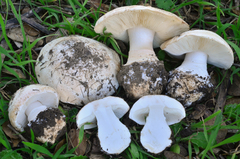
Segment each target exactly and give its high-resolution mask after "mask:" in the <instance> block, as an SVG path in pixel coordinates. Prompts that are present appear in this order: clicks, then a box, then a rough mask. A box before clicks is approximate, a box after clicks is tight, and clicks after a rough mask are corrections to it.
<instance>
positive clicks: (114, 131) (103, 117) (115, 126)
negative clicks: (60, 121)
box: [76, 96, 131, 154]
mask: <svg viewBox="0 0 240 159" xmlns="http://www.w3.org/2000/svg"><path fill="white" fill-rule="evenodd" d="M128 110H129V106H128V104H127V103H126V102H125V101H124V100H123V99H121V98H118V97H111V96H109V97H105V98H103V99H99V100H96V101H93V102H91V103H88V104H87V105H85V106H84V107H83V108H82V109H81V110H80V111H79V113H78V114H77V119H76V123H77V126H78V128H80V127H81V126H83V125H84V129H91V128H94V127H96V126H98V138H99V141H100V145H101V147H102V149H103V151H105V152H106V153H108V154H120V153H121V152H122V151H123V150H125V149H126V148H127V147H128V146H129V144H130V142H131V139H130V136H131V135H130V132H129V130H128V128H127V127H126V126H125V125H123V124H122V123H121V122H120V121H119V118H121V117H122V116H123V115H124V114H125V113H126V112H127V111H128Z"/></svg>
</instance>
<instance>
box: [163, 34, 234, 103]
mask: <svg viewBox="0 0 240 159" xmlns="http://www.w3.org/2000/svg"><path fill="white" fill-rule="evenodd" d="M161 49H163V50H165V51H167V52H168V53H169V54H171V55H175V56H178V57H181V55H184V54H185V58H184V61H183V63H182V64H181V65H180V66H179V67H177V68H176V69H175V70H173V71H171V72H170V75H169V81H168V85H167V94H168V95H170V96H171V97H173V98H175V99H177V100H178V101H180V102H181V103H182V104H183V105H184V106H185V107H188V106H191V105H193V104H196V103H199V102H201V101H202V100H203V99H204V98H205V97H207V96H208V95H210V94H211V93H212V91H213V89H214V80H213V79H212V78H211V76H210V75H209V74H208V71H207V63H209V64H212V65H215V66H217V67H219V68H223V69H228V68H230V67H231V66H232V64H233V60H234V58H233V52H232V49H231V47H230V46H229V45H228V43H227V42H226V41H225V40H224V39H223V38H222V37H220V36H219V35H217V34H216V33H214V32H212V31H207V30H191V31H187V32H184V33H182V34H181V35H180V36H177V37H174V38H173V39H170V40H169V41H166V42H165V43H163V44H162V45H161Z"/></svg>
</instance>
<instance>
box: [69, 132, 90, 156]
mask: <svg viewBox="0 0 240 159" xmlns="http://www.w3.org/2000/svg"><path fill="white" fill-rule="evenodd" d="M78 135H79V129H71V130H70V131H69V133H68V140H69V143H68V146H69V148H70V149H71V148H74V147H76V146H77V145H78V144H79V142H78V141H79V139H78ZM86 148H87V139H86V136H85V134H84V136H83V140H82V142H81V143H80V145H79V146H78V147H77V149H76V150H75V154H76V155H78V156H79V155H84V154H85V152H86Z"/></svg>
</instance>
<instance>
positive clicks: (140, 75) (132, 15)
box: [9, 6, 233, 154]
mask: <svg viewBox="0 0 240 159" xmlns="http://www.w3.org/2000/svg"><path fill="white" fill-rule="evenodd" d="M94 30H95V31H96V32H97V33H100V34H103V30H105V33H111V34H112V36H113V37H114V38H115V39H119V40H122V41H124V42H129V44H130V50H129V54H128V60H127V63H126V64H125V65H123V66H122V67H120V59H119V56H118V54H117V53H116V52H115V51H113V50H112V49H110V48H108V47H107V46H106V45H104V44H102V43H100V42H97V41H95V40H93V39H89V38H86V37H82V36H77V35H75V36H68V37H62V38H58V39H56V40H53V41H52V42H50V43H48V44H47V45H45V47H44V48H43V49H42V50H41V52H40V54H39V57H38V59H37V63H36V68H35V71H36V75H37V79H38V81H39V83H40V84H41V85H40V84H34V85H29V86H26V87H23V88H22V89H20V90H18V91H17V92H16V93H15V95H14V97H13V98H12V100H11V102H10V104H9V118H10V121H11V124H12V125H13V126H14V127H15V128H16V129H17V130H18V131H20V132H22V131H24V130H25V129H26V127H28V128H31V129H33V131H34V133H35V135H36V137H37V140H38V141H40V142H49V143H54V142H55V141H56V140H57V139H58V138H59V137H60V136H61V135H62V134H64V133H65V132H66V122H65V116H64V115H63V114H62V113H61V112H60V111H59V110H58V109H57V108H58V102H59V100H60V101H62V102H64V103H70V104H73V105H79V106H84V107H83V108H82V109H81V110H80V111H79V113H78V115H77V118H76V124H77V126H78V127H79V128H80V127H81V126H84V129H91V128H94V127H96V126H98V138H99V141H100V145H101V147H102V149H103V151H105V152H106V153H108V154H120V153H121V152H123V151H124V150H125V149H126V148H127V147H128V146H129V144H130V142H131V134H130V132H129V130H128V128H127V127H126V126H125V125H124V124H122V123H121V122H120V120H119V118H121V117H123V115H125V114H126V113H127V112H128V110H129V105H128V104H127V103H126V102H125V101H124V100H123V99H121V98H118V97H113V96H111V95H112V94H113V93H115V92H116V90H117V88H118V87H119V85H121V86H122V87H123V88H124V90H125V92H126V94H127V96H128V97H129V98H131V99H134V100H137V101H136V102H135V103H134V104H133V106H132V108H131V110H130V112H129V118H130V119H132V120H133V121H135V122H136V123H137V124H140V125H144V127H143V129H142V131H141V137H140V142H141V143H142V146H143V147H144V148H145V149H146V150H147V151H149V152H151V153H154V154H157V153H160V152H162V151H163V150H164V149H165V148H166V147H168V146H170V145H171V140H170V136H171V129H170V128H169V125H171V124H175V123H177V122H179V121H181V120H182V119H183V118H184V117H185V116H186V113H185V109H184V107H189V106H191V105H194V104H196V103H199V102H201V101H202V100H203V99H204V98H205V97H206V96H208V95H210V94H211V93H212V91H213V89H214V82H212V81H213V80H212V77H211V75H209V74H208V71H207V63H209V64H212V65H215V66H217V67H219V68H223V69H228V68H230V67H231V65H232V64H233V52H232V50H231V48H230V47H229V45H228V44H227V43H226V42H225V40H223V39H222V38H221V37H220V36H218V35H217V34H215V33H213V32H211V31H206V30H191V31H189V26H188V24H187V23H186V22H184V21H183V20H182V19H181V18H179V17H177V16H176V15H175V14H173V13H170V12H167V11H163V10H160V9H157V8H153V7H149V6H148V7H146V6H127V7H121V8H117V9H114V10H112V11H110V12H108V13H106V14H105V15H103V16H102V17H101V18H100V19H99V20H98V21H97V23H96V25H95V28H94ZM156 47H160V48H161V49H162V50H165V51H166V52H167V53H169V54H170V55H171V56H173V57H176V58H184V61H183V63H182V65H180V66H179V67H177V68H176V69H175V70H172V71H170V72H169V73H168V72H167V71H166V70H165V68H164V64H163V62H162V61H159V60H158V58H157V57H156V55H155V52H154V50H153V48H156ZM165 89H166V92H167V93H166V95H168V96H170V97H168V96H166V95H161V93H162V91H163V90H165ZM45 114H48V115H49V114H50V118H45ZM49 123H51V124H49ZM41 125H44V126H41ZM40 127H41V128H42V127H43V128H42V129H41V132H40V130H39V129H40ZM49 132H50V133H49ZM49 134H50V135H49Z"/></svg>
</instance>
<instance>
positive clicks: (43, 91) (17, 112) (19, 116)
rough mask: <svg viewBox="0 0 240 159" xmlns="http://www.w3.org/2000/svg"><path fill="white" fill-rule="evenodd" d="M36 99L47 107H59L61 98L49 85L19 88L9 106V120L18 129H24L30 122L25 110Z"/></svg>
mask: <svg viewBox="0 0 240 159" xmlns="http://www.w3.org/2000/svg"><path fill="white" fill-rule="evenodd" d="M36 101H38V102H40V103H42V105H45V106H46V107H47V108H58V102H59V98H58V94H57V93H56V91H55V90H54V89H53V88H51V87H49V86H43V85H39V84H33V85H28V86H25V87H22V88H21V89H19V90H18V91H17V92H16V93H15V94H14V95H13V97H12V100H11V101H10V103H9V108H8V112H9V113H8V115H9V120H10V122H11V124H12V126H13V127H14V128H15V129H16V130H18V131H20V132H22V131H24V127H26V126H27V123H28V120H27V116H26V114H25V111H26V109H27V108H28V106H29V105H30V104H32V103H34V102H36Z"/></svg>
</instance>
